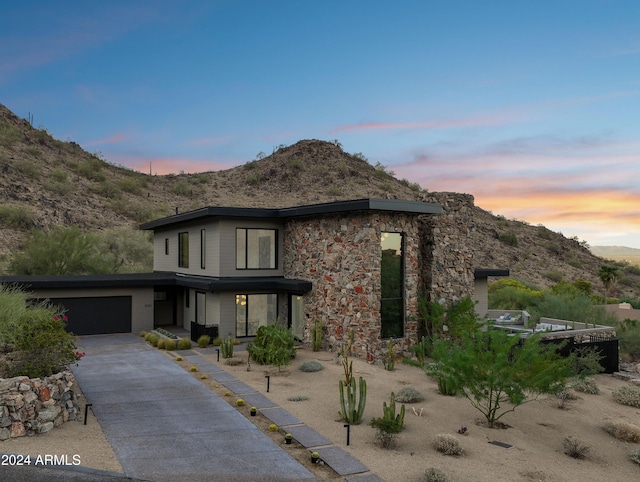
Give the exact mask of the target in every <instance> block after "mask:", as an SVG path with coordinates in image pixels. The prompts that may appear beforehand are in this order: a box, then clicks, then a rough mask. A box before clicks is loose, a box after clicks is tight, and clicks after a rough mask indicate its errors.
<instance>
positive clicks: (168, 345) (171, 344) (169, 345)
mask: <svg viewBox="0 0 640 482" xmlns="http://www.w3.org/2000/svg"><path fill="white" fill-rule="evenodd" d="M164 349H165V350H168V351H173V350H175V349H176V342H175V341H174V340H165V341H164Z"/></svg>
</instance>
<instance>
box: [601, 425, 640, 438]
mask: <svg viewBox="0 0 640 482" xmlns="http://www.w3.org/2000/svg"><path fill="white" fill-rule="evenodd" d="M604 429H605V431H606V432H607V433H609V434H611V435H613V436H614V437H615V438H617V439H618V440H622V441H624V442H633V443H638V442H640V427H638V426H637V425H633V424H632V423H627V422H622V421H615V422H607V423H606V424H605V426H604Z"/></svg>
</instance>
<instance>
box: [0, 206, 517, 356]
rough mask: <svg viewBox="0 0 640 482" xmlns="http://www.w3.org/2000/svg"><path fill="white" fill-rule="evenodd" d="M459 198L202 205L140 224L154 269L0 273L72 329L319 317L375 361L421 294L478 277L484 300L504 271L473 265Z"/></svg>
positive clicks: (407, 338)
mask: <svg viewBox="0 0 640 482" xmlns="http://www.w3.org/2000/svg"><path fill="white" fill-rule="evenodd" d="M452 196H454V195H453V194H452ZM462 197H463V201H464V202H462V203H460V202H459V199H456V206H457V207H456V212H455V213H454V212H452V210H447V206H446V203H445V206H444V207H445V209H444V212H443V206H441V205H440V204H437V203H429V202H419V201H402V200H387V199H359V200H353V201H337V202H332V203H325V204H315V205H306V206H295V207H289V208H280V209H264V208H234V207H205V208H202V209H197V210H194V211H190V212H185V213H180V214H176V215H173V216H169V217H166V218H162V219H158V220H155V221H151V222H149V223H145V224H143V225H141V229H144V230H150V231H153V234H154V241H153V245H154V266H153V269H154V272H153V273H142V274H123V275H100V276H98V275H96V276H31V277H2V278H0V282H3V283H18V284H21V285H25V286H27V287H28V288H29V289H30V290H31V291H33V293H34V296H36V297H38V298H48V299H50V300H51V301H52V302H54V303H58V304H60V305H62V306H64V307H65V309H67V311H68V315H69V319H70V329H71V331H73V332H74V333H76V334H97V333H113V332H131V331H133V332H137V331H141V330H149V329H151V328H153V327H157V326H163V325H177V326H181V327H184V328H185V329H187V330H190V331H191V332H192V338H194V339H196V338H197V336H198V335H199V334H200V333H210V334H212V335H219V336H222V337H226V336H231V337H234V338H238V339H240V340H242V339H251V337H253V336H254V335H255V333H256V331H257V329H258V328H259V327H260V326H262V325H267V324H273V323H276V322H279V323H281V324H283V325H286V326H289V327H291V328H292V330H293V332H294V334H295V335H296V336H298V337H299V338H301V339H303V340H304V339H307V340H308V338H307V337H308V333H309V330H308V328H309V327H310V326H311V325H312V323H313V322H314V321H315V320H320V321H321V322H322V324H323V327H324V333H325V337H324V341H325V346H326V347H327V348H329V349H334V348H335V349H338V348H340V347H341V346H342V345H343V344H344V343H345V341H346V340H347V338H348V335H349V332H350V331H351V330H353V332H354V334H355V342H354V354H355V355H356V356H360V357H363V358H366V359H368V360H369V361H374V360H379V359H380V358H381V357H382V356H383V355H384V352H385V350H386V346H387V344H388V341H389V340H393V342H394V343H395V344H396V345H397V347H398V349H404V348H406V347H408V346H410V345H411V344H413V343H415V342H416V341H417V325H418V322H417V304H418V298H419V296H421V295H424V296H427V297H428V298H429V299H431V300H436V301H450V300H452V299H459V298H462V297H465V296H471V295H473V294H474V282H479V283H480V285H479V286H480V288H479V291H478V290H477V289H476V294H475V297H476V298H477V299H478V296H480V298H479V299H480V300H482V289H483V288H482V287H483V286H486V277H487V276H503V275H505V274H508V271H504V270H477V271H476V272H475V276H474V270H473V268H472V260H471V256H470V255H469V252H468V250H467V248H466V246H467V244H468V243H467V238H468V237H469V236H470V233H471V228H470V227H469V226H471V225H472V222H471V215H472V213H471V207H472V206H473V200H472V197H471V196H468V197H465V196H464V195H462ZM460 206H462V207H460ZM483 280H484V283H485V284H484V285H483V284H482V283H483ZM484 289H485V293H486V287H485V288H484ZM478 293H480V294H478ZM485 298H486V295H485Z"/></svg>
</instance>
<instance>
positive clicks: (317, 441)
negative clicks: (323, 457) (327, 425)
mask: <svg viewBox="0 0 640 482" xmlns="http://www.w3.org/2000/svg"><path fill="white" fill-rule="evenodd" d="M287 432H289V433H290V434H291V435H292V436H293V438H294V439H295V440H296V441H297V442H298V443H299V444H300V445H302V446H303V447H307V448H311V447H319V446H321V445H331V443H332V442H331V440H329V439H327V438H325V437H323V436H322V435H320V434H319V433H318V432H316V431H315V430H313V429H312V428H309V427H307V426H306V425H300V426H293V427H287Z"/></svg>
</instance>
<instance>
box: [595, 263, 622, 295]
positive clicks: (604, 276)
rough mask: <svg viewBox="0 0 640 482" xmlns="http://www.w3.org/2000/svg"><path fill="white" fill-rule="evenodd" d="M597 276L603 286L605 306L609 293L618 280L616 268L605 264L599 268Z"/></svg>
mask: <svg viewBox="0 0 640 482" xmlns="http://www.w3.org/2000/svg"><path fill="white" fill-rule="evenodd" d="M598 276H599V277H600V281H602V285H603V286H604V304H605V305H606V304H607V300H608V299H609V291H610V290H611V288H613V287H614V286H615V285H616V281H617V279H618V267H617V266H612V265H608V264H605V265H603V266H602V267H601V268H600V271H599V272H598Z"/></svg>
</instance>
